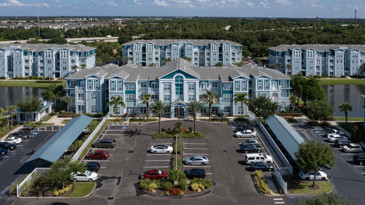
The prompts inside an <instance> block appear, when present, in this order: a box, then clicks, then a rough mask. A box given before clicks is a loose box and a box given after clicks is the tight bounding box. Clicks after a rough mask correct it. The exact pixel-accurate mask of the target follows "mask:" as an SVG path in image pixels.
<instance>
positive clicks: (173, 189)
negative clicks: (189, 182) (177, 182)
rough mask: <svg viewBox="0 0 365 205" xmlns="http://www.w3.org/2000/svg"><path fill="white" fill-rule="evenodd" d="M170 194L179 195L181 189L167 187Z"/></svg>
mask: <svg viewBox="0 0 365 205" xmlns="http://www.w3.org/2000/svg"><path fill="white" fill-rule="evenodd" d="M169 192H170V195H171V196H179V195H180V192H181V189H180V188H171V189H169Z"/></svg>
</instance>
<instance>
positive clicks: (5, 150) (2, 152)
mask: <svg viewBox="0 0 365 205" xmlns="http://www.w3.org/2000/svg"><path fill="white" fill-rule="evenodd" d="M7 153H8V149H3V148H0V155H6V154H7Z"/></svg>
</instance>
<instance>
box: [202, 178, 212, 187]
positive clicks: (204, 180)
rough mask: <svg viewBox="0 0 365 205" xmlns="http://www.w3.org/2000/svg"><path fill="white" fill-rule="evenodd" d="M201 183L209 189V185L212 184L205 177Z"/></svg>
mask: <svg viewBox="0 0 365 205" xmlns="http://www.w3.org/2000/svg"><path fill="white" fill-rule="evenodd" d="M202 184H203V185H204V188H205V189H209V187H211V186H212V181H211V180H209V179H207V178H205V179H203V180H202Z"/></svg>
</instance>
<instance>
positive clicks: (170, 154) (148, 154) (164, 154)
mask: <svg viewBox="0 0 365 205" xmlns="http://www.w3.org/2000/svg"><path fill="white" fill-rule="evenodd" d="M147 155H149V156H160V155H171V154H147Z"/></svg>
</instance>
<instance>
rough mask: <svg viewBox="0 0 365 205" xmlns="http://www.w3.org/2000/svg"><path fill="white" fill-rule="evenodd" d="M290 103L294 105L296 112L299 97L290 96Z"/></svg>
mask: <svg viewBox="0 0 365 205" xmlns="http://www.w3.org/2000/svg"><path fill="white" fill-rule="evenodd" d="M289 101H290V103H291V104H292V106H293V111H294V109H295V103H296V102H297V96H295V95H291V96H290V98H289Z"/></svg>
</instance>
